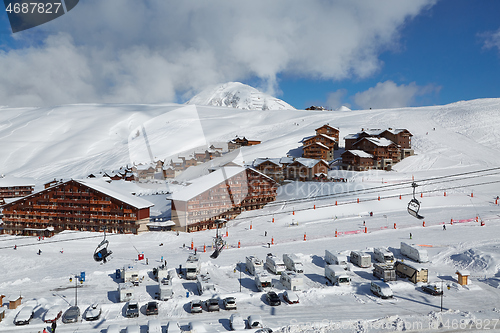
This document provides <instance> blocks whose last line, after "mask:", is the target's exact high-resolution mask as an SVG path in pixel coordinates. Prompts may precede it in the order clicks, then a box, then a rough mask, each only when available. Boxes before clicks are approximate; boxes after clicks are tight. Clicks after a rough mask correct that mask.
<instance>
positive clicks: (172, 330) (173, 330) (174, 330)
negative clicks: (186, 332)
mask: <svg viewBox="0 0 500 333" xmlns="http://www.w3.org/2000/svg"><path fill="white" fill-rule="evenodd" d="M166 333H182V330H181V326H180V325H179V323H178V322H176V321H169V322H168V323H167V331H166Z"/></svg>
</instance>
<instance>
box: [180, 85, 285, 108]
mask: <svg viewBox="0 0 500 333" xmlns="http://www.w3.org/2000/svg"><path fill="white" fill-rule="evenodd" d="M186 104H194V105H209V106H225V107H231V108H235V109H243V110H295V108H294V107H293V106H291V105H290V104H288V103H286V102H284V101H282V100H280V99H278V98H276V97H273V96H271V95H268V94H265V93H263V92H260V91H259V90H257V89H255V88H253V87H250V86H248V85H246V84H243V83H240V82H228V83H224V84H222V85H218V86H212V87H209V88H206V89H205V90H203V91H202V92H200V93H199V94H198V95H196V96H194V97H193V98H191V99H190V100H189V101H188V102H187V103H186Z"/></svg>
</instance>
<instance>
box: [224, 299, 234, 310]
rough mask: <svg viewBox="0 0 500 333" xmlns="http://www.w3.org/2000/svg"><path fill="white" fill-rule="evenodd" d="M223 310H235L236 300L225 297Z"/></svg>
mask: <svg viewBox="0 0 500 333" xmlns="http://www.w3.org/2000/svg"><path fill="white" fill-rule="evenodd" d="M223 303H224V309H226V310H236V298H234V297H226V298H224V301H223Z"/></svg>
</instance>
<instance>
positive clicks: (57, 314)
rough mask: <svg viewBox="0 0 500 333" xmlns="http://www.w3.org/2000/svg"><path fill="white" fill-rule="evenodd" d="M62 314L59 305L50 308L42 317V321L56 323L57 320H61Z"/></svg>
mask: <svg viewBox="0 0 500 333" xmlns="http://www.w3.org/2000/svg"><path fill="white" fill-rule="evenodd" d="M62 313H63V312H62V307H61V305H54V306H51V307H50V308H49V309H48V310H47V312H45V314H44V315H43V321H44V322H45V323H53V322H54V321H57V319H59V318H61V316H62Z"/></svg>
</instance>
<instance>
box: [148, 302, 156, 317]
mask: <svg viewBox="0 0 500 333" xmlns="http://www.w3.org/2000/svg"><path fill="white" fill-rule="evenodd" d="M157 314H158V303H157V302H155V301H151V302H148V305H146V315H147V316H150V315H157Z"/></svg>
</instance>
